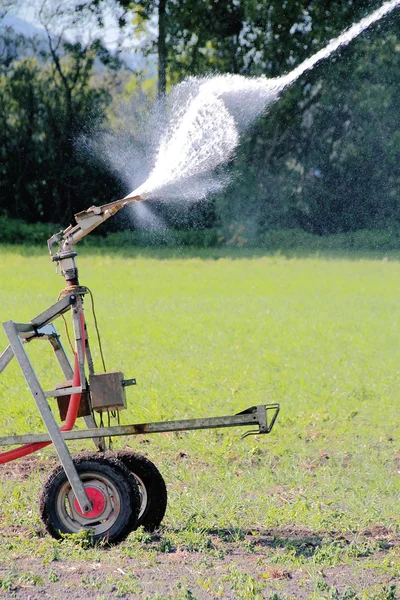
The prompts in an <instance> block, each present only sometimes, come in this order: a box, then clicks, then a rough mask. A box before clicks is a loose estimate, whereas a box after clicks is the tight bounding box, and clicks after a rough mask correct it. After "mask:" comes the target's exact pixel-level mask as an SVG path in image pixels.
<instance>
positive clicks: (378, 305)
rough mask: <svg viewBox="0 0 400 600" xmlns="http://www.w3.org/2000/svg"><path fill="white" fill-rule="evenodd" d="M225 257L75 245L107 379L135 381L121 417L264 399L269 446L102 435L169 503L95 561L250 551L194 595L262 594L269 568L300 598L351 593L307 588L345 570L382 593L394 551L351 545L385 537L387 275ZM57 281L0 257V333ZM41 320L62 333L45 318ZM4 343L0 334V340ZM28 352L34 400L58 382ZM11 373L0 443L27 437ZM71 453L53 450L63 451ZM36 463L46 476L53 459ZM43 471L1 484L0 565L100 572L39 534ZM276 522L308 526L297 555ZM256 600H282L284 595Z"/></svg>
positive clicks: (399, 353)
mask: <svg viewBox="0 0 400 600" xmlns="http://www.w3.org/2000/svg"><path fill="white" fill-rule="evenodd" d="M224 253H225V255H223V253H222V252H221V251H219V250H209V251H206V250H202V251H201V253H198V252H193V253H192V254H191V255H189V256H183V255H182V254H181V255H179V254H178V255H176V254H175V255H174V254H173V252H172V251H170V250H165V251H162V250H159V251H158V254H156V253H153V254H152V253H148V254H147V255H143V253H140V251H139V254H137V255H129V254H130V253H129V252H125V256H123V255H121V254H118V253H116V252H114V253H105V252H99V253H97V252H93V251H91V250H90V249H84V250H83V251H82V253H81V256H80V257H79V266H80V276H81V282H82V283H83V284H84V285H87V286H88V287H89V288H91V290H92V291H93V293H94V296H95V302H96V312H97V318H98V320H99V325H100V332H101V335H102V341H103V347H104V353H105V357H106V363H107V369H108V370H117V369H120V370H122V371H123V373H124V374H125V376H127V377H132V376H134V377H136V378H137V381H138V385H137V386H136V387H135V388H129V390H128V398H129V409H128V410H127V411H125V412H124V413H123V414H122V415H121V417H122V422H123V423H130V422H141V421H152V420H163V419H175V418H190V417H196V416H214V415H222V414H234V413H235V412H238V411H240V410H243V409H244V408H247V407H249V406H252V405H254V404H263V403H266V402H279V403H280V404H281V414H280V416H279V419H278V421H277V423H276V425H275V428H274V430H273V432H272V433H271V434H270V435H269V436H264V437H263V436H256V437H255V438H251V437H250V438H246V439H245V440H240V435H241V433H243V431H242V430H236V429H235V430H222V431H221V430H214V431H208V432H193V433H179V434H161V435H158V436H156V435H155V436H147V437H145V438H143V437H139V438H129V439H124V438H120V439H116V440H115V443H114V446H115V447H120V446H122V445H123V444H124V443H128V444H129V445H130V446H131V447H132V448H135V449H138V450H139V451H143V452H145V453H146V454H147V455H148V456H149V458H150V459H153V460H154V461H155V462H156V464H157V466H158V467H159V469H160V470H161V472H162V473H163V475H164V477H165V480H166V482H167V485H168V493H169V504H168V510H167V514H166V519H165V529H164V532H163V534H162V536H161V538H160V539H155V538H153V537H150V539H147V538H148V537H149V536H147V537H146V535H144V536H143V535H142V534H140V532H138V534H136V537H135V536H130V538H129V540H128V541H127V542H125V543H124V544H122V545H121V546H120V547H118V548H116V549H112V550H111V551H109V552H108V554H107V556H108V559H107V560H109V561H110V564H111V563H112V561H113V560H115V557H116V556H118V557H119V559H120V560H121V564H124V561H128V562H129V561H130V560H135V559H137V560H139V561H142V560H145V561H148V562H149V565H150V566H151V565H152V564H154V562H157V560H160V558H159V557H160V556H162V555H164V554H166V555H168V554H170V553H171V552H172V553H173V552H179V551H185V552H188V553H200V554H201V555H204V556H208V557H209V559H210V560H211V561H218V560H219V559H220V558H221V557H224V556H225V555H227V553H228V554H229V552H230V551H231V550H230V549H231V548H232V547H236V548H240V549H241V551H242V552H245V553H246V555H248V556H250V557H251V556H252V555H253V554H254V557H255V558H254V560H255V561H256V560H257V557H258V552H259V548H260V547H261V545H262V548H263V550H262V552H263V553H262V557H263V559H262V564H260V565H258V566H254V569H255V570H256V573H257V574H256V575H255V572H253V571H252V572H251V573H248V572H246V571H245V570H243V569H239V570H238V568H237V565H236V566H232V569H233V571H232V570H231V571H230V570H229V568H230V567H229V568H228V566H227V565H225V567H224V568H225V571H224V572H223V573H222V576H221V577H220V578H219V579H218V580H215V579H211V581H208V579H207V577H204V579H201V578H200V579H201V585H200V584H198V585H200V588H201V589H203V591H204V590H207V589H208V588H209V590H211V591H209V593H210V594H211V595H212V594H214V595H215V597H218V594H220V596H219V597H225V596H224V595H223V594H224V592H218V590H219V589H220V588H221V589H225V588H226V586H227V585H228V584H227V581H229V586H230V587H229V586H228V587H229V589H230V592H229V593H231V594H232V595H233V596H232V597H235V595H236V597H241V598H258V597H269V596H268V594H267V592H265V586H266V585H269V582H270V581H271V580H274V581H275V580H280V579H282V580H285V576H282V577H280V576H279V573H281V574H282V573H285V572H289V573H294V572H296V573H297V572H299V571H302V572H303V574H304V577H305V578H306V580H307V581H312V582H314V583H313V585H314V590H315V591H314V592H313V594H314V595H310V597H313V598H314V597H315V598H319V597H326V598H334V597H337V598H345V597H348V598H350V597H356V596H354V595H353V596H351V593H352V592H346V593H348V596H344V595H343V594H344V591H337V593H336V592H334V588H332V586H330V585H328V584H327V583H326V582H325V580H324V582H325V588H326V585H327V586H328V588H329V590H327V589H322V588H324V585H323V583H321V581H322V580H321V577H322V575H321V573H324V569H327V568H336V567H338V566H342V567H343V565H344V566H346V565H354V564H356V563H357V561H358V560H361V559H362V560H363V561H364V563H365V564H366V565H369V567H368V568H369V569H371V570H372V571H373V572H376V573H377V574H382V573H383V574H385V573H386V574H387V575H388V577H389V576H390V577H392V578H394V580H396V581H397V578H400V553H399V549H398V548H397V547H393V545H392V544H390V545H389V547H387V548H385V547H384V540H382V539H380V538H379V536H370V537H369V538H365V537H362V536H361V537H360V535H361V534H362V532H363V531H364V530H371V529H373V528H374V527H375V528H376V527H377V526H379V527H380V528H381V530H385V529H386V530H387V531H390V532H391V534H393V535H397V534H398V533H399V532H400V527H399V518H398V500H399V490H400V477H399V471H400V450H399V445H398V442H399V437H398V431H399V429H398V396H399V370H398V365H399V364H400V346H399V343H398V340H399V329H400V303H399V301H398V294H399V281H400V263H399V262H397V260H387V259H384V260H371V259H368V260H362V259H359V258H358V257H354V256H352V257H350V258H351V260H348V259H346V258H344V257H342V258H340V259H339V258H337V259H331V258H329V259H328V258H323V257H308V258H296V257H289V258H287V257H284V256H279V255H277V256H263V255H262V253H261V252H259V253H258V252H253V253H252V254H251V253H249V251H242V252H240V251H239V250H233V251H232V252H231V254H230V256H229V252H227V251H226V250H225V251H224ZM159 258H162V259H163V260H159ZM216 259H218V260H216ZM62 286H63V281H62V279H61V278H60V276H56V275H55V274H54V271H53V266H52V265H51V263H50V262H49V259H48V257H47V256H46V255H45V253H44V252H43V255H40V254H39V253H38V252H34V253H33V255H32V256H29V254H27V253H26V250H25V251H21V249H19V248H15V247H14V248H11V247H4V248H3V249H2V251H1V284H0V306H1V318H2V321H6V320H8V319H13V320H16V321H22V322H23V321H25V320H26V321H29V320H30V319H31V318H32V317H33V316H34V315H35V314H38V313H40V312H41V311H42V310H44V309H45V308H47V306H48V305H50V304H51V303H52V302H53V301H55V300H56V298H57V295H58V292H59V291H60V289H61V288H62ZM89 305H90V302H89V301H87V303H86V312H87V313H88V314H87V318H88V322H89V326H90V332H91V342H92V347H93V354H94V360H95V364H96V365H97V368H98V369H99V370H100V359H99V352H98V349H97V344H96V340H95V335H94V329H93V317H92V315H91V311H90V307H89ZM57 325H58V330H59V331H60V332H61V333H62V332H63V324H62V322H60V323H59V324H57ZM64 337H65V336H64ZM5 345H6V341H5V336H4V334H3V332H2V331H1V332H0V346H5ZM29 354H30V357H31V359H32V362H33V363H34V365H35V367H36V369H37V373H38V376H39V378H40V380H41V381H42V382H43V385H44V387H45V388H46V389H50V388H51V387H52V386H54V384H55V383H56V382H57V381H59V380H60V379H62V378H60V375H59V373H58V371H57V369H56V368H55V365H54V362H53V356H52V354H51V350H50V348H47V346H46V345H44V344H42V343H41V342H37V343H35V344H31V346H29ZM14 363H15V361H13V363H11V364H10V365H9V366H8V367H7V369H6V370H5V371H4V372H3V373H2V375H1V376H0V423H1V432H2V435H5V434H8V433H10V434H11V433H15V432H19V433H22V432H32V431H35V432H36V431H43V425H42V423H41V420H40V418H39V416H38V411H37V409H36V408H35V407H34V404H33V400H32V399H31V397H30V395H29V394H28V392H27V387H26V384H25V382H24V380H23V378H22V377H21V375H20V373H19V371H18V367H17V365H16V364H14ZM83 446H84V444H83V443H81V442H74V443H73V444H71V445H70V447H71V449H72V450H73V451H78V450H80V449H81V448H82V447H83ZM39 456H40V459H41V463H42V465H44V466H45V465H46V461H47V460H48V457H49V456H52V450H45V451H43V452H41V453H40V455H39ZM0 476H1V475H0ZM42 477H43V474H41V473H38V472H35V473H32V474H31V475H30V476H29V478H28V479H26V480H22V481H20V482H18V483H16V482H15V480H10V479H7V478H5V479H3V480H2V485H1V488H0V517H1V527H2V528H3V529H4V530H7V528H11V527H17V528H21V534H20V535H6V536H5V537H4V538H3V539H2V541H1V542H0V564H1V563H3V562H4V564H9V565H11V563H12V561H14V560H16V558H18V559H21V558H22V559H23V558H24V557H25V558H27V557H29V556H35V557H37V558H38V560H40V561H41V563H42V564H47V565H49V564H50V565H51V564H53V563H54V564H55V565H57V560H66V559H67V557H70V556H71V553H72V555H73V557H75V558H76V560H81V558H82V556H85V557H86V558H85V560H90V561H94V562H95V561H96V560H102V561H104V560H105V559H104V556H103V555H104V551H103V550H102V549H101V548H100V549H91V550H85V549H84V548H81V547H80V546H79V544H77V543H74V542H73V541H69V540H65V541H64V542H62V543H61V544H58V543H55V542H54V541H53V540H51V538H49V537H48V536H46V537H45V538H41V537H39V538H38V535H41V534H40V521H39V517H38V511H37V508H36V498H37V495H38V493H39V488H40V481H41V479H42ZM288 527H289V528H298V529H301V530H305V531H307V532H309V535H310V536H314V537H313V542H312V544H309V543H308V541H307V540H305V539H303V538H304V536H303V537H301V536H300V538H299V539H297V538H294V537H293V536H291V534H290V532H289V533H288V534H287V537H286V538H285V533H284V532H285V531H286V530H287V528H288ZM270 528H274V529H276V528H280V529H279V531H280V534H279V535H278V537H277V539H276V540H275V541H273V540H272V541H271V540H269V541H268V543H267V542H265V540H264V542H265V543H264V542H263V543H262V544H261V542H260V536H261V534H260V532H262V531H266V530H268V529H270ZM38 532H39V533H38ZM321 532H322V533H321ZM140 535H142V537H140ZM381 537H382V536H381ZM383 537H385V536H383ZM55 556H56V558H54V557H55ZM88 557H89V558H88ZM249 560H250V559H249ZM364 563H363V564H364ZM13 564H14V563H13ZM254 565H256V563H254ZM13 568H14V567H13ZM343 568H344V567H343ZM10 569H11V567H10ZM51 569H53V570H51ZM235 569H236V571H235ZM59 576H60V574H59V572H58V571H57V568H56V567H54V568H53V567H50V566H48V568H47V571H46V572H45V574H41V577H42V579H43V580H48V581H49V582H53V581H54V582H55V581H58V578H59ZM21 577H22V575H21V574H20V573H16V572H14V571H12V569H11V571H7V573H6V575H5V576H4V577H2V574H1V573H0V589H1V588H2V586H3V589H8V588H10V589H11V588H12V585H13V583H12V582H13V581H14V582H15V581H20V580H21ZM26 577H27V578H28V579H29V578H30V579H29V581H31V580H34V577H39V576H38V575H35V576H34V574H32V573H30V574H29V573H28V575H26ZM85 577H86V579H85V580H84V582H83V583H82V585H83V586H85V585H86V586H92V587H93V586H96V585H98V581H97V579H96V577H95V578H94V579H93V577H92V579H90V577H89V579H88V576H87V575H85ZM118 577H119V575H118ZM224 577H225V578H227V579H224ZM32 578H33V579H32ZM22 580H23V578H22ZM85 581H86V583H85ZM1 582H3V583H1ZM87 582H89V583H87ZM32 585H34V584H32ZM35 585H36V584H35ZM110 585H111V584H110ZM115 585H116V590H117V592H118V593H120V594H121V595H122V594H123V593H124V590H125V589H126V590H128V591H126V593H128V592H129V590H131V591H130V592H129V593H137V594H138V595H140V594H144V595H143V597H145V591H143V590H142V591H141V592H140V591H137V592H135V590H140V589H142V588H141V586H140V582H139V581H138V580H137V579H136V578H135V577H134V576H133V575H132V576H130V578H128V579H127V580H126V581H125V580H124V581H123V582H120V583H119V584H118V585H119V587H118V585H117V584H115ZM124 586H125V587H124ZM221 586H222V587H221ZM224 586H225V587H224ZM368 586H369V587H368ZM368 586H367V585H366V587H365V589H367V588H368V589H372V587H371V584H370V583H368ZM111 587H112V586H111ZM110 589H111V588H110ZM385 589H387V594H386V596H384V595H382V594H384V591H383V587H382V586H381V587H379V589H377V590H375V592H365V593H366V594H368V593H371V594H372V595H370V596H368V595H365V596H363V597H365V598H367V597H371V598H373V597H377V598H378V597H379V598H388V599H389V598H391V595H390V594H392V596H393V590H392V591H391V590H390V585H389V584H388V585H387V586H386V588H385ZM118 590H119V591H118ZM263 590H264V591H263ZM207 593H208V592H207ZM282 593H283V595H279V594H282ZM335 593H336V596H335ZM354 593H355V594H356V592H354ZM357 593H359V591H358V592H357ZM385 593H386V592H385ZM168 594H169V596H168ZM185 594H186V595H185ZM190 594H192V591H191V588H190V586H189V587H187V586H186V584H185V582H181V587H179V589H178V588H177V589H174V590H172V591H171V590H169V591H168V593H166V596H165V597H174V598H178V597H179V598H181V597H182V598H186V597H188V598H189V597H194V596H193V594H192V596H190ZM221 594H222V596H221ZM272 594H277V598H278V597H279V598H281V597H282V598H283V597H286V596H285V595H284V594H285V590H284V589H283V592H280V591H279V589H278V590H275V589H274V590H272V591H271V597H272ZM373 594H375V596H374V595H373ZM378 594H381V595H380V596H378ZM140 597H142V596H140ZM154 597H155V596H154ZM160 597H161V596H160ZM359 597H360V598H361V597H362V596H359ZM393 597H396V596H393Z"/></svg>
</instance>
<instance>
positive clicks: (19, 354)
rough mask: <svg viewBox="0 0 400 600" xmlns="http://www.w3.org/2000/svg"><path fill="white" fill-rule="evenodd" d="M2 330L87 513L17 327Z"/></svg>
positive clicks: (82, 491) (6, 325) (7, 325)
mask: <svg viewBox="0 0 400 600" xmlns="http://www.w3.org/2000/svg"><path fill="white" fill-rule="evenodd" d="M3 328H4V331H5V333H6V335H7V337H8V340H9V342H10V346H11V348H12V350H13V352H14V355H15V358H16V359H17V361H18V363H19V365H20V367H21V370H22V373H23V375H24V377H25V380H26V382H27V384H28V386H29V388H30V390H31V392H32V396H33V398H34V400H35V402H36V405H37V407H38V409H39V411H40V414H41V416H42V419H43V422H44V424H45V426H46V429H47V431H48V433H49V436H48V440H51V441H52V442H53V444H54V446H55V449H56V451H57V454H58V456H59V458H60V462H61V464H62V466H63V469H64V471H65V473H66V475H67V477H68V480H69V482H70V484H71V487H72V490H73V492H74V494H75V497H76V499H77V501H78V502H79V505H80V507H81V509H82V511H83V512H87V511H88V510H90V509H91V505H90V502H89V500H88V497H87V495H86V492H85V488H84V486H83V484H82V482H81V480H80V478H79V475H78V473H77V471H76V468H75V465H74V463H73V461H72V458H71V455H70V453H69V451H68V448H67V445H66V443H65V440H64V439H63V437H62V434H61V431H60V430H59V428H58V425H57V422H56V420H55V418H54V416H53V413H52V412H51V410H50V407H49V405H48V402H47V400H46V396H45V395H44V392H43V390H42V387H41V385H40V383H39V381H38V379H37V377H36V374H35V371H34V370H33V368H32V365H31V363H30V361H29V358H28V355H27V353H26V352H25V349H24V347H23V344H22V341H21V339H20V337H19V335H18V331H17V327H16V325H15V323H14V322H13V321H7V322H6V323H3Z"/></svg>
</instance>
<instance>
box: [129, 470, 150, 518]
mask: <svg viewBox="0 0 400 600" xmlns="http://www.w3.org/2000/svg"><path fill="white" fill-rule="evenodd" d="M132 475H133V476H134V477H135V479H136V481H137V484H138V488H139V495H140V509H139V516H138V519H140V518H141V517H142V516H143V514H144V511H145V510H146V506H147V503H148V501H149V497H148V495H147V490H146V486H145V485H144V483H143V481H142V480H141V479H140V477H139V476H138V475H136V473H132Z"/></svg>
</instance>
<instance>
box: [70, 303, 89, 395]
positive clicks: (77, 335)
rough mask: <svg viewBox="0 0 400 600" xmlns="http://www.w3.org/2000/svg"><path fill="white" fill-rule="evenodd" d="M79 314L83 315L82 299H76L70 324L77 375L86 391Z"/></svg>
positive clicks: (82, 333) (82, 332)
mask: <svg viewBox="0 0 400 600" xmlns="http://www.w3.org/2000/svg"><path fill="white" fill-rule="evenodd" d="M81 314H83V307H82V298H78V300H77V303H76V306H74V308H73V309H72V324H73V326H74V336H75V341H76V350H77V352H78V363H79V373H80V377H81V386H82V389H83V390H85V389H86V375H85V353H84V349H83V347H82V339H83V336H84V334H85V332H84V331H82V324H81Z"/></svg>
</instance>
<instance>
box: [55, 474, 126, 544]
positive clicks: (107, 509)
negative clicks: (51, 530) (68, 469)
mask: <svg viewBox="0 0 400 600" xmlns="http://www.w3.org/2000/svg"><path fill="white" fill-rule="evenodd" d="M80 478H81V481H82V483H83V486H84V488H85V490H86V493H87V495H88V497H89V500H91V503H92V506H93V508H92V510H90V511H89V512H88V513H86V514H83V513H82V511H81V509H80V507H79V504H78V502H77V500H76V498H75V494H74V493H73V491H72V489H71V485H70V483H69V481H68V480H67V481H66V482H65V483H64V484H63V485H62V487H61V488H60V491H59V493H58V496H57V504H56V508H57V513H58V516H59V519H60V521H61V523H62V524H63V526H64V527H65V529H66V530H67V531H70V532H71V533H76V532H78V531H80V530H81V529H82V528H83V529H91V530H93V533H94V535H101V534H103V533H105V532H106V531H108V530H109V529H110V528H111V527H112V526H113V524H114V523H115V522H116V520H117V519H118V516H119V514H120V511H121V499H120V494H119V492H118V489H117V487H116V486H115V485H114V483H113V482H112V481H111V480H110V479H109V478H108V477H104V476H103V475H99V474H98V473H82V474H81V475H80Z"/></svg>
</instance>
